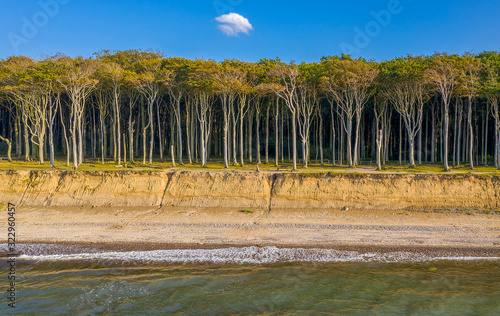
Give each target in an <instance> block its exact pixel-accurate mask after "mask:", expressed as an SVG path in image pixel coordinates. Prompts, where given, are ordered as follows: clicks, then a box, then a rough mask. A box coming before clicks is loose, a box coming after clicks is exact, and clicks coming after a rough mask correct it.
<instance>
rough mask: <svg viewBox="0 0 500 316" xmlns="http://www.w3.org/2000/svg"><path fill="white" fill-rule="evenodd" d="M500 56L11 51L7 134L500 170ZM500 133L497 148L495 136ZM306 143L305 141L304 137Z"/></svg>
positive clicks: (254, 157)
mask: <svg viewBox="0 0 500 316" xmlns="http://www.w3.org/2000/svg"><path fill="white" fill-rule="evenodd" d="M499 97H500V53H498V52H483V53H480V54H469V53H467V54H463V55H449V54H445V53H436V54H434V55H432V56H410V55H409V56H406V57H399V58H395V59H393V60H389V61H383V62H375V61H372V60H366V59H363V58H359V59H355V58H352V57H350V56H347V55H342V56H326V57H323V58H321V60H320V61H319V62H312V63H301V64H296V63H294V62H290V63H284V62H282V61H281V60H280V59H279V58H276V59H262V60H260V61H259V62H256V63H251V62H244V61H239V60H224V61H221V62H216V61H213V60H200V59H196V60H189V59H185V58H179V57H165V56H164V55H163V54H162V53H160V52H156V51H151V50H147V51H143V50H128V51H113V52H111V51H100V52H97V53H95V54H93V55H92V56H91V57H89V58H83V57H76V58H71V57H68V56H64V55H55V56H51V57H47V58H44V59H40V60H35V59H31V58H28V57H25V56H12V57H9V58H7V59H3V60H0V115H1V116H0V118H1V119H0V140H2V141H4V142H5V143H7V155H8V159H9V160H11V159H12V154H11V151H12V150H14V151H15V153H14V155H15V156H16V157H17V159H24V160H25V161H29V160H32V159H37V160H38V161H39V162H40V163H44V161H45V160H46V157H47V156H48V157H49V160H50V165H51V166H52V167H55V157H56V155H59V156H64V157H65V158H66V162H67V164H68V165H70V164H72V166H73V168H74V169H76V168H78V166H79V165H81V164H82V163H83V162H84V161H85V159H86V158H87V159H89V158H93V159H97V160H98V161H100V162H101V163H104V162H105V161H106V160H108V161H110V160H113V161H114V162H116V164H118V165H121V164H122V163H125V162H128V163H131V164H133V163H141V162H142V164H143V165H145V164H153V161H154V159H159V160H160V161H165V160H166V159H167V157H168V159H171V161H172V163H173V165H175V164H180V165H183V164H184V163H190V164H192V163H199V164H201V166H203V167H206V166H207V163H208V161H209V159H210V158H216V159H221V160H223V162H224V166H225V168H229V167H230V166H231V165H233V166H236V165H244V164H245V163H258V164H260V163H266V164H268V163H269V164H270V163H273V164H275V165H276V166H278V165H279V164H280V163H284V162H285V161H288V162H291V163H292V166H293V170H296V169H297V164H298V163H301V164H302V165H303V167H305V168H307V166H308V163H310V162H311V161H316V162H317V163H320V164H321V165H323V164H331V165H343V164H346V165H349V166H350V167H355V166H357V165H359V164H361V163H375V164H376V165H377V167H378V168H379V169H381V168H382V166H383V165H384V164H387V163H388V162H390V161H396V162H398V163H399V164H404V163H408V164H409V166H410V167H412V168H413V167H415V166H416V165H417V164H422V163H426V162H428V163H442V165H443V167H444V169H445V170H449V169H450V166H460V165H463V164H467V165H469V166H470V169H474V166H475V165H477V164H483V165H488V164H489V163H492V164H494V165H495V166H496V167H498V168H500V163H499V159H500V158H499V157H500V155H499V153H500V144H499V143H500V116H499V113H500V112H499V105H498V100H499ZM493 140H494V144H493ZM298 142H299V143H298Z"/></svg>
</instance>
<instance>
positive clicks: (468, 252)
mask: <svg viewBox="0 0 500 316" xmlns="http://www.w3.org/2000/svg"><path fill="white" fill-rule="evenodd" d="M18 245H57V246H68V247H71V246H76V247H81V248H84V249H94V250H98V251H102V252H131V251H155V250H215V249H227V248H247V247H257V248H264V247H276V248H278V249H308V250H311V249H319V250H323V249H327V250H338V251H353V252H357V253H360V254H366V253H377V254H388V253H397V252H405V253H411V254H417V255H425V256H432V257H450V258H453V257H456V258H461V257H465V258H469V257H471V258H485V259H488V258H495V259H497V258H498V259H500V248H497V247H453V246H449V247H434V246H414V247H405V246H377V245H371V246H368V245H339V244H322V245H307V244H283V245H273V244H265V243H264V244H238V245H235V244H230V245H228V244H202V245H200V244H184V243H179V244H170V243H154V242H153V243H133V242H129V243H127V242H126V243H106V242H90V243H89V242H59V243H53V242H50V241H43V240H36V241H30V240H27V241H23V242H22V243H18ZM0 257H1V255H0Z"/></svg>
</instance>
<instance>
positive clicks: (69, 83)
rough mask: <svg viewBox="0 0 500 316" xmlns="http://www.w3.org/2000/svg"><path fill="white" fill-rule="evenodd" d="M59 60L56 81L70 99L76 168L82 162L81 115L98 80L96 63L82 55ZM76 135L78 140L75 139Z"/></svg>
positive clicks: (71, 131)
mask: <svg viewBox="0 0 500 316" xmlns="http://www.w3.org/2000/svg"><path fill="white" fill-rule="evenodd" d="M59 61H60V62H61V66H62V75H61V76H60V77H58V78H57V81H58V82H59V83H60V84H61V85H62V86H63V87H64V89H65V90H66V93H67V95H68V97H69V99H70V133H71V139H72V143H73V147H72V148H73V169H77V168H78V166H79V165H80V164H82V162H83V134H82V132H83V131H82V129H83V124H84V122H83V120H82V118H83V115H84V110H85V101H86V99H87V97H88V96H89V94H90V92H91V91H92V89H94V87H95V86H96V85H97V83H98V80H97V79H94V78H93V75H94V73H95V71H96V68H97V67H96V63H95V61H94V60H91V59H84V58H82V57H77V58H74V59H73V58H69V57H66V56H62V57H61V58H60V59H59ZM77 137H78V141H77Z"/></svg>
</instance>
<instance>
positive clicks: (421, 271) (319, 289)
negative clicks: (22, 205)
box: [0, 245, 500, 315]
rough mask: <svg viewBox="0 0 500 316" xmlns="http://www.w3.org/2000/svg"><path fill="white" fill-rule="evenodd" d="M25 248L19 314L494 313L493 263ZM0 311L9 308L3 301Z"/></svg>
mask: <svg viewBox="0 0 500 316" xmlns="http://www.w3.org/2000/svg"><path fill="white" fill-rule="evenodd" d="M21 250H22V251H21V252H22V253H23V255H22V256H21V257H19V258H18V260H19V262H18V263H17V266H16V268H17V272H18V273H19V274H18V275H19V276H20V277H21V279H20V282H19V283H18V284H17V288H18V292H17V297H18V302H17V308H16V310H15V312H16V313H18V314H25V315H55V314H81V315H94V314H109V315H139V314H150V315H169V314H170V315H231V314H254V315H255V314H265V315H283V314H287V315H299V314H300V315H304V314H305V315H321V314H325V315H326V314H339V315H346V314H357V315H387V314H414V315H443V314H444V315H500V299H499V297H500V270H499V268H500V260H499V259H479V258H475V259H473V258H469V260H463V259H464V258H432V257H424V256H417V255H414V254H409V253H392V254H377V253H369V254H359V253H356V252H348V251H334V250H319V249H309V250H304V249H278V248H274V247H264V248H257V247H248V248H241V249H238V248H228V249H217V250H182V251H179V250H163V251H146V252H102V251H97V250H93V249H87V248H81V247H63V246H54V245H42V246H40V245H32V246H29V245H28V246H26V245H23V246H22V249H21ZM4 262H5V261H4ZM1 265H2V271H5V269H4V267H5V263H2V264H1ZM0 308H1V310H2V312H3V311H5V310H7V311H8V308H7V306H6V303H5V299H3V301H2V306H0Z"/></svg>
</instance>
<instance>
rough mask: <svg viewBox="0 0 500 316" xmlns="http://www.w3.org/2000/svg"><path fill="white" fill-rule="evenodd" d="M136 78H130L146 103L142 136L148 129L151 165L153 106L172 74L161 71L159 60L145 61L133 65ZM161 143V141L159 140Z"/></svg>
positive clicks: (151, 162)
mask: <svg viewBox="0 0 500 316" xmlns="http://www.w3.org/2000/svg"><path fill="white" fill-rule="evenodd" d="M134 68H135V70H136V73H137V77H135V78H130V80H131V81H132V82H133V84H134V86H135V87H136V89H137V90H138V91H139V92H140V93H141V94H142V95H143V96H144V98H145V99H146V101H147V103H148V118H149V120H148V124H147V126H145V127H144V129H143V135H144V137H145V135H146V129H147V128H149V129H150V141H149V164H150V165H151V164H153V146H154V122H153V117H154V112H153V109H154V104H155V102H157V100H158V97H159V95H160V90H161V88H162V85H163V84H165V83H166V82H169V81H171V79H172V75H173V74H172V72H171V71H168V70H167V71H163V70H162V69H161V60H160V59H145V60H141V61H138V62H136V63H135V64H134ZM160 142H161V139H160ZM145 155H146V153H145V152H144V157H143V163H144V164H145V163H146V161H145V160H146V156H145Z"/></svg>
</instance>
